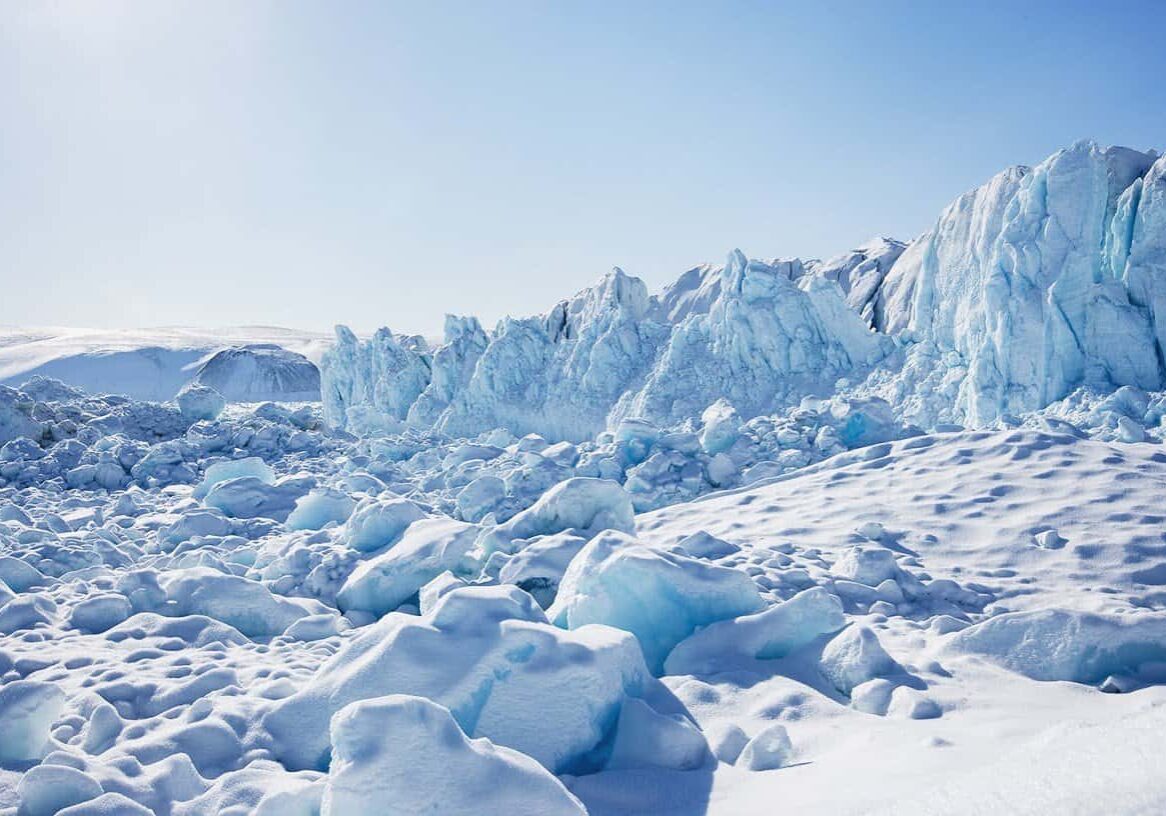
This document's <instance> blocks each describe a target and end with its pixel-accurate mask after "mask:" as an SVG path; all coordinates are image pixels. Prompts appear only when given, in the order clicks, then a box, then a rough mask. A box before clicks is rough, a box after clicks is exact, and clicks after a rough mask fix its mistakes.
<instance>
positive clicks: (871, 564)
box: [830, 528, 899, 587]
mask: <svg viewBox="0 0 1166 816" xmlns="http://www.w3.org/2000/svg"><path fill="white" fill-rule="evenodd" d="M880 529H881V528H880ZM830 572H831V574H833V575H836V576H838V577H839V578H843V579H845V580H847V581H854V582H855V583H858V584H863V585H865V586H868V587H877V586H878V585H879V584H881V583H882V582H883V581H886V580H894V579H895V578H897V577H898V576H899V565H898V564H897V563H896V562H895V553H894V551H893V550H889V549H887V548H886V547H880V546H871V545H865V546H858V547H851V548H850V549H848V550H847V551H846V552H845V553H843V554H842V557H841V558H839V559H838V560H837V561H836V562H835V563H834V565H833V566H832V567H830Z"/></svg>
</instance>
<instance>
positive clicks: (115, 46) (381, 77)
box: [0, 0, 1166, 332]
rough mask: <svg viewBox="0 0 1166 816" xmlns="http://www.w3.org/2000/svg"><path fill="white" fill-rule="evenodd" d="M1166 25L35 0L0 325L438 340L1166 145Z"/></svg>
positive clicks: (4, 233) (10, 152)
mask: <svg viewBox="0 0 1166 816" xmlns="http://www.w3.org/2000/svg"><path fill="white" fill-rule="evenodd" d="M1162 12H1163V5H1162V4H1161V3H1160V2H1145V3H1139V2H1125V3H1117V4H1103V3H1097V2H1058V3H1043V2H1008V3H1003V2H1000V3H966V4H960V3H942V2H918V3H901V2H882V1H880V2H877V3H875V2H857V1H856V2H852V3H826V4H823V3H818V2H813V3H808V2H806V3H789V4H782V3H776V2H767V3H762V2H757V3H732V2H726V3H710V2H691V3H690V2H666V3H649V2H634V3H626V2H605V1H603V0H600V1H599V2H572V3H568V2H550V1H549V0H547V1H546V2H496V3H487V2H462V3H443V2H412V1H411V2H402V3H389V2H369V3H361V2H351V1H350V0H346V1H345V2H341V3H328V2H315V0H313V1H312V2H278V3H277V2H271V3H267V2H257V1H251V2H246V3H238V2H234V1H233V0H231V1H230V2H226V1H224V0H199V2H190V3H186V2H167V1H166V0H160V1H159V2H117V0H113V2H101V3H97V2H76V3H60V2H44V3H41V2H29V3H19V2H15V1H14V2H9V3H6V4H5V6H4V10H3V14H2V16H0V157H2V158H0V323H15V324H20V325H45V324H53V325H96V326H149V325H164V324H201V325H230V324H243V323H267V324H279V325H289V326H298V327H304V328H327V327H330V326H331V325H332V324H333V323H336V322H346V323H350V324H352V325H353V326H355V327H357V328H358V329H362V330H367V329H370V328H374V327H376V326H379V325H382V324H384V325H389V326H392V327H393V328H394V329H397V330H403V331H424V332H433V331H434V330H435V329H437V328H438V327H440V325H441V318H442V315H443V314H444V313H445V312H447V311H450V312H457V313H473V314H478V315H479V316H481V317H482V318H483V319H484V320H485V321H486V322H487V323H492V322H493V321H494V320H496V319H497V318H498V317H499V316H500V315H502V314H504V313H506V312H510V313H514V314H526V313H532V312H536V311H542V310H543V309H545V308H547V307H549V306H550V305H551V304H553V303H554V302H555V301H556V300H557V299H558V298H560V297H561V296H564V295H566V294H569V293H571V292H573V291H574V290H576V289H578V288H580V287H582V286H585V285H587V284H588V283H590V282H591V281H593V280H594V279H596V278H597V277H598V276H600V275H601V274H603V273H604V272H605V271H607V270H608V269H609V268H610V267H612V266H615V265H618V266H621V267H623V268H624V269H625V270H626V271H628V272H629V273H631V274H635V275H639V276H640V277H643V278H644V279H645V280H647V281H648V283H649V285H651V286H652V287H653V288H655V287H659V286H660V285H662V284H664V283H665V282H667V281H668V280H670V279H672V278H673V277H675V276H676V275H677V274H679V273H680V272H682V271H683V270H684V269H686V268H688V267H690V266H692V265H694V264H696V263H699V262H702V261H718V262H719V261H720V260H722V259H723V257H724V255H725V253H726V251H728V250H729V249H731V248H733V247H735V246H739V247H741V248H742V249H744V250H745V251H746V252H747V253H748V254H751V255H754V256H759V257H760V256H774V255H800V256H802V257H814V256H823V255H830V254H833V253H835V252H838V251H841V250H845V249H847V248H849V247H850V246H852V245H854V244H857V243H859V242H861V241H863V240H865V239H867V238H869V237H871V236H873V235H876V234H889V235H894V236H899V237H903V238H911V237H913V236H914V235H916V234H918V233H919V232H921V231H923V230H924V229H926V228H927V227H928V226H929V224H930V223H931V222H932V220H933V219H934V218H935V217H936V215H938V212H939V210H940V209H941V208H942V207H943V206H944V205H945V204H946V203H947V202H948V201H950V200H951V199H952V198H954V197H955V196H956V195H957V194H959V193H960V192H962V191H963V190H965V189H967V188H970V187H973V186H975V185H976V184H979V183H980V182H982V181H984V180H986V179H987V178H988V177H989V176H991V175H992V174H993V173H995V172H996V171H998V170H1000V169H1002V168H1003V167H1005V166H1007V165H1009V164H1016V163H1033V162H1036V161H1039V160H1040V159H1042V158H1043V157H1045V156H1046V155H1047V154H1049V153H1051V152H1052V151H1053V150H1055V149H1057V148H1058V147H1061V146H1064V145H1067V144H1069V143H1071V142H1073V141H1075V140H1076V139H1079V138H1085V137H1088V138H1094V139H1097V140H1098V141H1101V142H1104V143H1120V144H1127V145H1131V146H1136V147H1142V148H1149V147H1157V148H1163V147H1166V82H1164V81H1163V77H1166V49H1164V48H1163V47H1162V43H1161V22H1162Z"/></svg>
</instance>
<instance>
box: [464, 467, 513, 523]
mask: <svg viewBox="0 0 1166 816" xmlns="http://www.w3.org/2000/svg"><path fill="white" fill-rule="evenodd" d="M505 498H506V482H504V481H502V480H501V479H499V478H498V477H497V476H490V475H485V476H479V477H478V478H476V479H474V480H473V481H472V482H470V483H469V484H467V485H466V486H465V487H463V488H462V489H461V491H460V492H459V493H458V494H457V513H458V516H459V517H460V518H463V519H465V520H466V521H475V522H476V521H481V520H482V519H483V518H484V517H485V516H486V514H487V513H490V512H492V511H493V510H494V508H495V507H497V506H498V505H499V504H500V503H501V502H502V500H503V499H505Z"/></svg>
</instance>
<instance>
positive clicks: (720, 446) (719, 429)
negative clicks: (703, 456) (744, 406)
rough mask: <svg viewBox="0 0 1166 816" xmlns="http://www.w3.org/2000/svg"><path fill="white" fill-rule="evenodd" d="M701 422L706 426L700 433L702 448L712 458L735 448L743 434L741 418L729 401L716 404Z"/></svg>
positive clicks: (719, 401)
mask: <svg viewBox="0 0 1166 816" xmlns="http://www.w3.org/2000/svg"><path fill="white" fill-rule="evenodd" d="M700 420H701V423H702V424H703V425H704V428H703V429H702V430H701V432H700V446H701V447H702V448H704V451H705V453H707V454H709V455H710V456H711V455H715V454H718V453H721V452H723V451H726V450H728V449H729V448H731V447H733V443H734V442H736V441H737V437H738V436H739V435H740V433H741V418H740V417H739V416H737V412H736V410H734V408H733V406H732V405H730V404H729V402H728V400H724V399H719V400H717V401H716V402H714V403H713V404H712V405H710V406H709V407H708V408H706V409H705V410H704V413H702V414H701V415H700Z"/></svg>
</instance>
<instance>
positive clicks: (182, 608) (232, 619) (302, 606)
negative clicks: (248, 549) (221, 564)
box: [162, 567, 327, 638]
mask: <svg viewBox="0 0 1166 816" xmlns="http://www.w3.org/2000/svg"><path fill="white" fill-rule="evenodd" d="M162 586H163V587H164V588H165V590H166V595H167V597H168V598H169V600H170V602H171V603H172V604H173V606H174V612H176V613H177V614H179V615H205V616H206V617H208V618H213V619H215V620H217V621H222V622H223V623H226V624H228V625H230V626H232V627H234V628H235V629H237V630H239V631H240V632H242V633H243V634H244V635H246V636H247V637H252V638H255V637H258V638H263V637H274V636H275V635H278V634H281V633H282V632H283V631H284V630H285V629H287V628H288V627H289V626H291V625H292V624H293V623H294V622H296V621H297V620H299V619H300V618H303V617H306V616H308V615H310V614H319V613H322V612H325V611H327V610H326V608H325V607H324V606H323V604H320V603H318V602H311V603H310V604H309V602H307V601H303V600H300V601H292V600H289V599H287V598H281V597H279V596H277V595H273V594H272V593H271V590H269V589H268V588H267V587H266V586H264V585H263V584H261V583H259V582H258V581H252V580H251V579H249V578H244V577H242V576H240V575H230V574H228V573H223V572H219V571H218V570H215V569H212V568H211V567H191V568H189V569H183V570H174V571H172V572H170V573H167V574H166V575H165V576H164V578H163V580H162ZM310 607H311V608H310Z"/></svg>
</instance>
